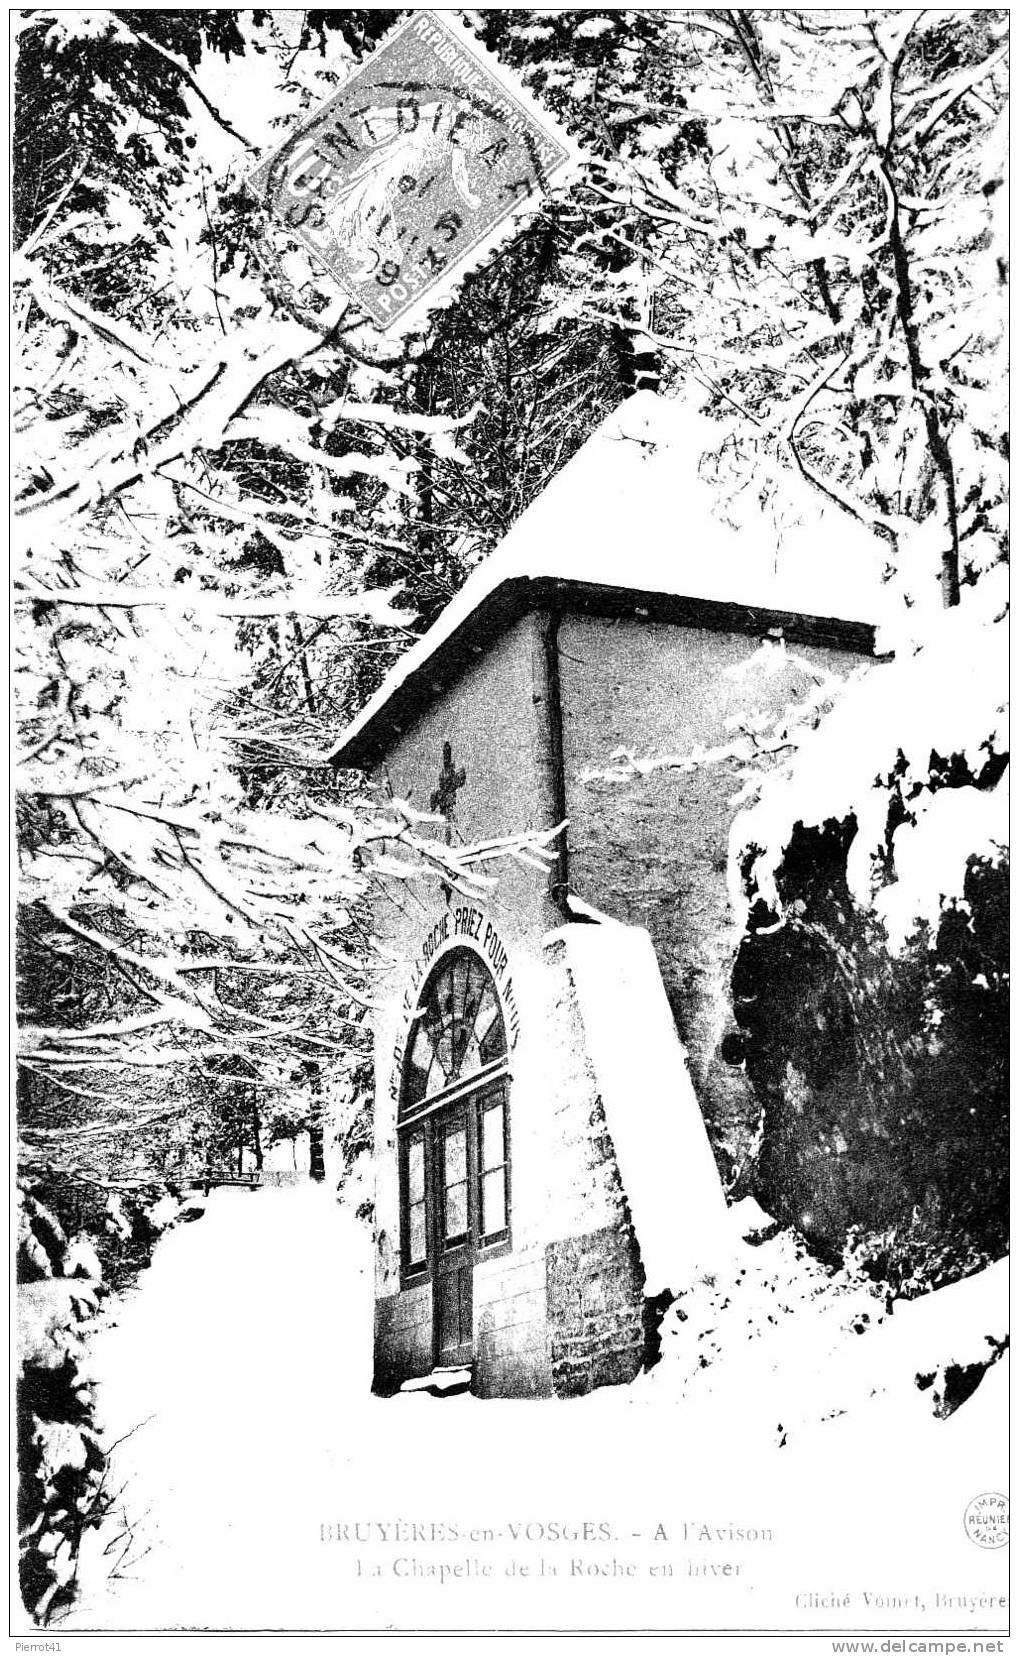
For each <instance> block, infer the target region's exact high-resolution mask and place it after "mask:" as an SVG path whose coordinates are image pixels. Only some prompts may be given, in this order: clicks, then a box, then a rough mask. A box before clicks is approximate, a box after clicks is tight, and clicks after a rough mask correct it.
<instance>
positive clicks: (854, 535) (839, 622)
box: [331, 391, 885, 767]
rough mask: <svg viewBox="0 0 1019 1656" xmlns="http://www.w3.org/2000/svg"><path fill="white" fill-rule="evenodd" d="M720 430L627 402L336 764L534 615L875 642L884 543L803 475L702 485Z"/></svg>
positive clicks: (421, 646) (374, 748)
mask: <svg viewBox="0 0 1019 1656" xmlns="http://www.w3.org/2000/svg"><path fill="white" fill-rule="evenodd" d="M722 436H723V433H722V432H721V430H720V428H719V427H718V426H717V425H715V424H713V423H712V422H711V421H709V420H707V419H705V418H704V416H702V415H699V414H697V413H696V412H694V411H693V410H692V409H691V408H690V406H689V405H688V404H686V403H684V402H682V401H680V400H677V399H669V398H664V397H661V396H659V395H658V394H657V393H655V392H653V391H638V392H637V393H636V394H635V395H634V396H632V397H630V398H628V399H627V401H626V402H624V403H622V404H621V405H620V406H619V407H618V408H617V409H615V410H614V411H613V412H612V413H611V414H610V415H609V416H608V418H607V419H605V420H604V421H603V423H602V424H601V425H600V426H599V427H598V428H597V430H596V431H595V432H594V433H593V434H592V435H591V436H590V437H589V438H588V440H587V442H586V443H585V444H584V445H583V446H582V448H580V449H579V450H578V451H577V453H576V454H575V455H574V456H573V458H572V459H571V460H570V461H569V462H568V463H567V464H566V465H565V466H564V467H563V468H562V470H561V471H560V472H558V473H557V475H556V476H555V477H553V478H552V480H551V482H550V483H549V484H548V485H547V486H546V488H545V489H544V490H543V492H542V493H541V494H540V495H539V496H538V497H537V499H536V500H534V501H532V503H531V505H530V506H529V507H528V508H527V510H526V511H525V512H523V513H522V514H521V516H520V517H519V518H518V519H517V521H516V523H515V524H514V525H513V527H512V528H511V529H510V530H509V532H508V534H507V535H506V536H505V537H504V538H503V540H502V541H501V542H500V543H499V545H498V546H497V547H496V548H495V550H494V551H493V552H492V554H491V555H490V556H489V557H488V558H486V559H485V560H484V561H483V562H482V563H481V564H479V565H478V567H477V568H476V569H475V570H474V571H473V572H472V574H471V575H470V576H469V577H468V579H467V581H466V582H465V584H464V585H463V587H462V588H461V589H460V591H459V592H458V593H457V594H456V596H455V597H454V598H453V599H452V600H451V601H450V603H449V604H448V605H447V606H446V608H445V609H444V610H443V612H442V614H441V615H440V616H439V618H438V620H437V621H436V622H435V623H434V624H433V625H432V626H431V627H430V628H429V629H428V631H427V632H426V633H424V634H423V636H422V637H421V638H419V639H418V641H417V642H416V643H415V644H414V645H412V647H411V648H410V649H409V650H408V651H407V652H406V653H405V654H404V655H403V656H401V657H400V659H399V661H397V662H396V664H395V665H394V666H393V668H392V669H391V670H390V672H389V673H388V674H387V676H386V678H385V679H384V680H383V682H382V684H381V686H380V687H379V689H378V690H377V691H376V692H375V694H374V695H373V696H372V697H371V699H370V700H369V701H368V702H367V704H366V705H365V707H364V708H362V710H361V712H360V713H359V714H358V715H357V717H356V718H355V719H354V720H353V721H352V722H351V723H350V724H349V725H348V727H347V729H346V730H345V732H344V734H343V737H342V739H341V740H340V742H339V744H338V746H337V748H336V749H335V751H334V752H333V754H332V755H331V758H332V761H333V763H334V764H336V765H345V766H350V767H362V766H367V765H369V764H370V763H372V762H373V761H374V760H375V759H377V758H378V757H379V756H380V755H381V754H382V753H383V752H384V751H385V749H386V747H387V746H388V745H389V744H390V743H391V741H392V740H393V739H394V738H395V737H396V736H397V735H398V734H399V732H400V731H401V730H403V729H405V728H407V726H408V725H409V724H411V723H412V722H413V719H414V718H415V716H416V715H417V714H418V713H419V712H420V711H421V709H422V706H423V705H426V704H427V702H428V701H429V700H431V698H432V697H433V696H434V695H436V694H438V693H439V692H440V691H441V690H442V689H444V688H445V687H446V686H447V685H448V684H450V683H452V682H453V680H454V679H455V678H456V677H458V676H459V674H460V673H461V672H462V671H463V670H464V668H465V667H466V666H468V665H469V664H470V662H471V661H472V660H473V659H476V658H477V656H478V655H479V654H482V653H484V651H485V650H486V649H487V648H488V647H489V646H490V645H491V644H492V643H493V641H494V640H495V639H496V638H497V637H498V636H499V634H500V633H502V632H504V631H505V630H506V629H507V628H508V627H509V626H510V625H512V623H513V622H514V621H515V620H517V619H518V618H519V617H520V616H522V615H525V614H527V613H530V612H533V611H540V610H566V611H583V612H587V613H593V614H600V615H610V616H621V615H635V614H636V615H640V616H642V617H646V618H648V619H650V620H660V621H671V622H675V623H677V624H680V625H687V626H697V627H708V628H712V629H715V630H718V629H724V630H730V631H740V632H753V633H757V634H763V633H782V634H783V635H785V636H788V637H789V638H790V639H795V640H797V641H799V642H814V643H819V644H825V643H826V644H830V645H833V646H835V647H837V648H844V649H854V650H859V651H863V652H866V653H871V652H872V651H873V649H874V640H875V631H876V628H877V627H878V626H879V625H880V623H881V621H882V620H883V619H884V617H885V602H884V594H883V591H882V580H881V572H882V566H883V557H882V547H881V545H880V543H879V542H878V541H877V540H876V538H875V537H874V536H873V535H872V534H870V532H869V531H868V530H866V529H865V528H864V527H863V526H862V525H861V524H859V523H856V522H854V521H853V520H852V519H851V518H849V517H848V516H847V515H846V514H845V513H844V512H842V511H841V510H840V509H839V508H838V507H836V506H828V505H826V504H825V503H824V502H823V501H822V500H821V497H820V496H819V495H818V494H817V493H816V492H815V491H814V490H813V489H812V488H811V487H810V485H809V484H807V483H806V482H804V481H803V480H801V479H800V478H799V477H798V476H790V474H789V473H787V472H783V473H781V474H780V475H777V476H776V479H775V487H774V489H773V490H772V491H770V492H769V491H764V496H765V498H763V499H762V490H761V487H760V485H759V483H757V482H756V481H755V484H754V485H753V486H745V487H743V488H742V490H737V489H736V487H735V485H733V484H732V483H730V484H729V486H728V487H726V486H724V485H722V484H719V483H718V482H712V481H711V480H709V478H708V477H707V476H706V475H705V469H706V468H705V466H704V464H703V462H704V457H705V456H708V455H711V454H714V453H717V451H718V449H719V447H720V444H721V440H722ZM734 469H736V470H737V471H738V460H737V462H736V467H735V468H734ZM757 475H758V474H755V479H756V477H757Z"/></svg>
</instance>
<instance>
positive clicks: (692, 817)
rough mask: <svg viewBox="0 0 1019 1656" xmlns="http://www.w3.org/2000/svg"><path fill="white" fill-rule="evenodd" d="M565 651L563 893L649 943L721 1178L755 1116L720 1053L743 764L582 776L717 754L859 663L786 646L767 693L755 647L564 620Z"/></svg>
mask: <svg viewBox="0 0 1019 1656" xmlns="http://www.w3.org/2000/svg"><path fill="white" fill-rule="evenodd" d="M559 646H560V655H559V677H560V685H561V698H562V715H563V763H564V773H565V786H566V799H567V816H568V818H569V823H570V826H569V882H570V888H571V890H572V891H573V892H574V893H576V894H577V895H578V896H579V897H581V898H583V899H584V900H585V901H587V902H589V903H591V904H593V905H594V906H596V907H597V908H599V909H601V910H603V911H604V912H606V913H608V914H610V915H612V916H613V918H615V919H618V920H622V921H624V922H626V923H628V924H631V925H637V926H643V927H645V928H646V929H647V930H648V932H649V933H650V935H651V938H652V941H653V943H654V947H655V952H656V955H657V957H658V961H659V965H660V967H661V972H662V977H663V980H664V983H665V987H666V992H667V994H668V997H669V1002H670V1005H671V1006H672V1010H673V1014H674V1016H675V1018H676V1023H677V1028H678V1030H679V1033H680V1036H681V1038H682V1040H683V1042H684V1045H685V1046H686V1049H687V1053H688V1057H689V1061H690V1067H691V1073H692V1076H693V1081H694V1086H695V1088H696V1091H697V1094H698V1097H699V1099H700V1101H701V1105H702V1108H703V1110H704V1114H705V1120H706V1122H707V1125H708V1130H709V1134H710V1136H711V1140H712V1145H713V1148H714V1150H715V1153H716V1157H717V1158H718V1160H719V1167H720V1172H721V1174H722V1176H723V1178H726V1179H728V1178H729V1177H730V1176H731V1174H732V1171H733V1167H734V1165H738V1164H739V1163H740V1162H741V1161H742V1160H743V1158H744V1156H745V1155H746V1154H747V1152H748V1150H749V1147H750V1142H751V1139H752V1135H753V1131H754V1129H755V1127H756V1123H757V1120H758V1116H759V1105H758V1103H757V1101H756V1098H755V1096H754V1094H753V1092H752V1090H751V1088H750V1086H749V1083H748V1082H747V1080H746V1078H745V1076H744V1074H743V1072H742V1070H741V1069H737V1068H733V1067H732V1066H731V1065H729V1064H727V1063H726V1062H725V1061H724V1060H723V1059H722V1057H721V1055H720V1051H719V1047H720V1043H721V1041H722V1038H723V1036H724V1035H725V1034H726V1032H727V1031H728V1030H730V1029H732V1028H733V1022H732V1016H731V1001H730V986H729V979H730V973H731V969H732V961H733V958H734V955H735V950H736V947H737V945H738V941H739V930H738V927H737V924H736V919H735V916H734V914H733V911H732V907H731V904H730V901H729V893H728V885H727V878H726V869H727V861H728V843H729V829H730V826H731V823H732V819H733V816H734V814H735V807H734V806H733V803H732V801H733V798H734V796H735V795H736V794H737V792H738V791H739V788H740V785H741V781H740V774H739V773H740V769H741V765H740V762H739V761H738V760H736V759H728V760H725V761H723V762H721V763H718V764H714V765H710V766H700V767H698V768H697V769H695V770H688V771H684V770H682V769H668V770H658V771H654V772H652V773H650V774H649V775H646V776H631V777H628V778H627V779H625V780H605V779H603V778H598V777H593V778H586V779H585V777H584V772H585V771H598V770H602V771H604V770H606V769H611V768H612V767H613V763H614V762H613V761H612V760H611V759H610V755H611V754H612V752H613V750H614V749H615V748H617V747H624V748H627V749H630V750H631V751H632V752H633V753H634V754H635V755H636V756H637V757H638V758H640V757H642V756H644V755H647V754H649V753H652V752H666V753H670V754H673V755H679V756H683V755H687V754H689V753H690V752H692V750H694V749H695V748H697V747H702V748H706V749H710V748H715V747H721V746H723V745H725V744H727V743H729V742H731V741H732V739H733V735H734V730H733V729H732V728H731V726H730V727H727V721H730V720H739V719H740V717H741V716H743V715H745V714H747V713H748V712H750V711H752V710H753V709H755V708H757V707H761V706H768V707H774V708H776V709H781V708H782V707H784V705H785V704H786V703H787V702H789V701H792V700H799V699H800V698H801V697H802V696H803V695H804V694H806V693H807V692H808V691H809V690H810V689H811V688H813V685H814V681H815V679H816V678H817V677H818V676H820V675H822V674H824V673H828V672H830V673H834V674H836V675H838V676H839V677H841V678H844V677H845V676H846V675H847V674H848V673H849V672H850V671H852V670H853V669H854V668H855V667H856V666H857V665H858V664H859V662H860V660H861V657H860V656H859V655H857V654H855V653H853V652H849V651H841V650H837V649H834V648H830V647H822V646H816V645H798V644H797V645H790V646H789V648H788V658H787V664H786V665H785V666H784V667H783V668H782V670H781V671H780V672H778V673H776V674H775V675H774V676H773V677H770V678H763V677H762V676H761V675H760V674H758V673H755V672H754V671H753V669H752V668H750V670H749V671H748V664H750V663H751V659H752V658H753V657H754V656H755V654H756V652H758V651H759V649H760V647H761V639H760V638H759V637H755V636H751V635H746V636H744V635H740V634H734V633H726V632H713V631H709V630H707V629H703V628H694V627H679V626H675V625H669V624H665V623H657V622H651V621H643V620H639V619H633V620H628V619H623V620H607V619H600V618H597V617H591V616H582V615H573V616H567V617H564V619H563V622H562V625H561V629H560V635H559Z"/></svg>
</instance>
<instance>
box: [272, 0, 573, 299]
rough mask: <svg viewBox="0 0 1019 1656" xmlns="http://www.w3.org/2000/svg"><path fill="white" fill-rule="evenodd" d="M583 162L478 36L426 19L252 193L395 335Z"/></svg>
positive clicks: (407, 30)
mask: <svg viewBox="0 0 1019 1656" xmlns="http://www.w3.org/2000/svg"><path fill="white" fill-rule="evenodd" d="M575 154H576V152H575V149H574V146H573V144H572V142H571V141H570V140H569V139H568V138H567V137H566V135H565V133H564V132H563V131H562V129H561V128H560V127H559V126H558V123H556V122H555V121H554V120H553V118H552V117H551V116H549V115H548V113H547V112H546V111H545V110H542V109H539V108H538V106H537V105H536V104H535V102H534V100H533V99H532V98H531V97H530V95H529V94H528V93H527V92H526V91H525V89H524V87H523V86H522V85H520V84H519V83H517V82H516V80H515V77H513V76H512V75H510V74H509V73H508V71H507V70H506V68H505V66H504V65H502V64H501V63H499V62H498V61H497V60H496V59H494V58H493V57H492V56H491V55H490V54H488V53H486V52H485V51H484V49H483V48H482V47H481V45H480V43H479V42H478V41H477V40H476V39H475V38H473V37H472V36H471V35H470V33H469V31H467V30H466V29H465V28H464V27H463V26H462V25H460V24H459V23H457V22H456V21H455V20H454V19H452V18H446V17H444V16H441V15H439V14H437V13H435V12H431V11H420V12H415V13H413V14H412V15H411V16H410V17H409V18H407V19H406V20H405V21H404V22H403V23H402V24H400V25H398V26H397V27H396V28H395V29H394V30H393V31H392V32H391V33H390V34H389V35H388V36H387V37H386V38H385V39H384V40H383V41H382V42H380V44H379V45H378V46H377V47H376V48H375V50H374V51H373V52H372V53H371V55H370V56H369V57H367V58H366V59H364V60H363V61H362V63H361V64H360V65H359V66H358V68H357V69H355V70H354V72H353V73H352V74H351V75H350V76H349V78H348V79H347V80H346V82H345V83H344V84H343V86H342V87H341V88H340V89H339V91H338V92H337V93H336V94H335V95H334V96H333V97H332V98H330V99H329V100H328V102H327V103H325V104H323V105H322V106H321V107H320V108H319V109H318V110H316V111H315V112H314V113H313V114H311V115H310V116H306V117H305V118H304V119H303V120H301V121H300V122H299V123H298V124H297V126H296V127H295V128H294V130H292V131H291V133H290V135H289V137H288V138H287V140H286V142H285V143H284V144H283V145H282V146H281V148H279V149H278V150H276V151H275V153H274V154H273V155H271V156H270V157H268V158H267V159H266V160H265V161H263V162H262V163H261V165H260V166H258V167H257V168H256V169H255V171H254V172H253V173H252V174H251V176H250V178H249V180H248V183H249V186H250V187H251V189H252V190H254V192H255V193H256V194H257V195H258V196H259V197H260V198H261V199H262V201H263V202H264V204H265V206H266V207H267V208H268V210H269V212H270V213H271V214H272V215H273V216H274V217H275V218H277V219H279V220H281V221H282V223H283V224H284V225H285V226H286V228H287V229H288V230H289V231H290V232H291V233H292V234H293V235H294V236H295V237H296V238H297V239H298V240H299V241H300V242H302V243H303V244H304V246H305V247H306V249H307V250H308V251H309V252H310V253H311V254H312V255H313V256H314V257H315V258H316V259H317V260H318V262H319V263H321V264H323V265H325V267H326V268H327V269H328V270H329V271H330V272H331V274H332V275H333V276H334V277H335V279H336V280H337V281H338V282H339V283H340V285H341V286H342V287H344V288H345V289H346V291H347V292H348V293H349V294H350V296H351V297H352V298H353V299H354V300H356V301H357V303H358V304H359V305H360V306H361V308H362V309H363V310H364V311H365V312H366V314H367V315H368V316H369V317H370V318H371V320H372V321H373V322H374V323H375V325H376V326H377V327H379V328H381V329H383V330H384V331H386V332H388V331H390V330H391V329H393V328H394V326H397V325H399V324H400V323H401V322H404V321H405V320H406V319H407V318H408V317H409V315H410V314H411V313H414V314H415V315H416V314H419V313H420V310H421V306H422V302H423V301H424V300H425V299H426V297H428V298H430V299H431V300H432V301H433V302H434V301H435V300H436V299H438V298H440V297H442V296H443V294H444V293H445V294H448V293H449V292H450V291H451V290H452V288H453V287H454V286H455V285H456V283H457V281H458V280H459V278H460V277H461V276H462V275H463V273H464V272H465V271H466V270H467V269H468V268H470V267H471V266H472V265H474V264H476V263H477V262H478V261H479V259H481V258H483V257H485V256H486V254H487V253H488V252H489V251H491V250H493V249H494V248H495V247H496V246H497V245H498V244H499V241H500V240H501V239H502V237H504V236H505V235H506V234H508V233H510V232H511V230H512V227H513V225H514V222H516V221H518V219H519V213H520V210H521V209H530V210H531V211H533V209H534V207H536V206H537V204H538V202H539V201H540V198H541V194H542V192H543V191H544V190H545V189H546V188H547V187H548V185H549V183H550V181H551V180H552V179H553V177H554V176H555V175H557V174H558V173H560V171H561V170H562V169H563V168H565V167H567V166H568V165H569V164H571V163H572V162H573V160H574V158H575Z"/></svg>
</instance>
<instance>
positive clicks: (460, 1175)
mask: <svg viewBox="0 0 1019 1656" xmlns="http://www.w3.org/2000/svg"><path fill="white" fill-rule="evenodd" d="M466 1177H467V1129H466V1127H457V1128H455V1129H454V1130H453V1132H451V1133H447V1134H446V1142H445V1182H446V1184H447V1185H453V1184H462V1183H463V1181H464V1180H465V1179H466Z"/></svg>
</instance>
